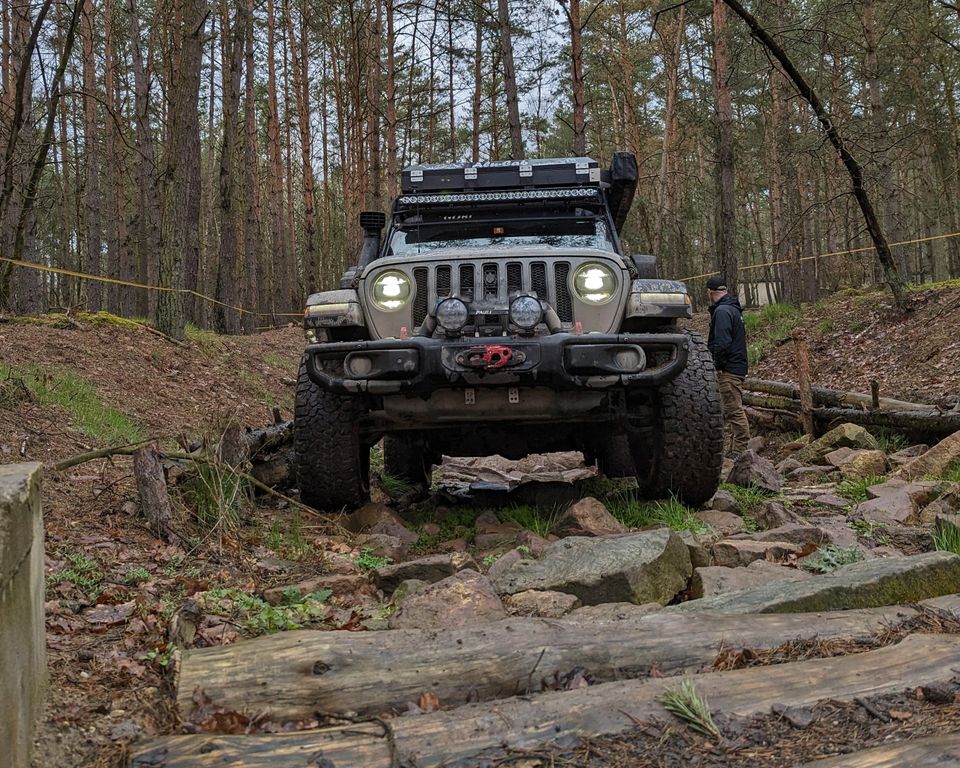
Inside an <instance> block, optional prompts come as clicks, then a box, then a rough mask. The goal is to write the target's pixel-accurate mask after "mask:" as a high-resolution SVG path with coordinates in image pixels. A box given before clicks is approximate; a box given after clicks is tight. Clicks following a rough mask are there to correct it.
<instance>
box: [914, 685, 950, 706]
mask: <svg viewBox="0 0 960 768" xmlns="http://www.w3.org/2000/svg"><path fill="white" fill-rule="evenodd" d="M958 692H960V686H958V685H957V684H956V683H954V682H949V683H946V682H937V683H930V685H922V686H920V693H921V694H923V699H924V701H929V702H930V703H931V704H953V703H954V702H955V701H956V700H957V693H958Z"/></svg>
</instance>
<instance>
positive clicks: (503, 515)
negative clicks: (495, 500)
mask: <svg viewBox="0 0 960 768" xmlns="http://www.w3.org/2000/svg"><path fill="white" fill-rule="evenodd" d="M563 511H564V510H563V508H562V507H559V506H557V507H533V506H529V505H526V504H518V505H515V506H512V507H509V508H507V509H502V510H500V511H499V512H498V513H497V517H499V518H500V520H501V521H502V522H505V523H514V524H516V525H518V526H520V527H521V528H522V529H524V530H526V531H533V532H534V533H535V534H537V536H541V537H546V536H549V535H550V534H551V533H553V531H554V529H556V527H557V526H558V525H559V524H560V519H561V518H562V517H563Z"/></svg>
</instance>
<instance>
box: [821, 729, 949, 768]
mask: <svg viewBox="0 0 960 768" xmlns="http://www.w3.org/2000/svg"><path fill="white" fill-rule="evenodd" d="M905 765H909V766H910V768H945V766H949V765H960V733H948V734H946V735H944V736H928V737H926V738H923V739H913V740H911V741H901V742H898V743H897V744H885V745H884V746H882V747H876V748H875V749H865V750H862V751H861V752H854V753H852V754H849V755H840V756H839V757H829V758H827V759H825V760H817V761H816V762H814V763H807V764H806V765H805V766H804V768H902V766H905Z"/></svg>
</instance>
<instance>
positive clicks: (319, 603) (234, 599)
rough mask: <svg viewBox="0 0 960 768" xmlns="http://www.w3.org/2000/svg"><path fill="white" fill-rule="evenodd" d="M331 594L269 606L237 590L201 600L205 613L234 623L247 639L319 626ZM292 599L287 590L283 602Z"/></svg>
mask: <svg viewBox="0 0 960 768" xmlns="http://www.w3.org/2000/svg"><path fill="white" fill-rule="evenodd" d="M331 594H332V592H331V590H329V589H324V590H321V591H320V592H311V593H310V594H308V595H304V596H303V597H300V596H299V595H298V596H297V597H296V598H294V599H293V600H294V601H293V602H290V603H284V604H282V605H270V604H269V603H268V602H266V601H265V600H263V599H261V598H259V597H257V596H255V595H250V594H248V593H246V592H242V591H241V590H239V589H234V588H223V589H213V590H210V591H209V592H205V593H203V595H201V596H200V599H201V602H202V604H203V607H204V610H206V611H208V612H210V613H215V614H217V615H220V616H229V617H231V618H232V619H234V620H235V621H236V622H237V623H238V624H239V626H240V628H241V629H242V630H243V631H244V632H245V633H246V634H248V635H263V634H270V633H272V632H281V631H285V630H291V629H300V628H302V627H306V626H311V625H316V624H319V623H322V622H323V621H324V619H325V618H326V610H325V608H324V605H323V604H324V602H326V600H327V598H329V597H330V595H331ZM287 597H291V598H292V594H291V593H290V591H289V590H288V591H287V592H284V598H287Z"/></svg>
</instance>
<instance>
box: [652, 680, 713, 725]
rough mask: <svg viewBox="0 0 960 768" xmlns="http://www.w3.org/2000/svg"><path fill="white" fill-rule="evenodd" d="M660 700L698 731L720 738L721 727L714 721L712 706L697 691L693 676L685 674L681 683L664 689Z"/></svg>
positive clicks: (664, 706)
mask: <svg viewBox="0 0 960 768" xmlns="http://www.w3.org/2000/svg"><path fill="white" fill-rule="evenodd" d="M659 701H660V703H661V704H662V705H663V708H664V709H665V710H667V712H669V713H670V714H672V715H674V716H675V717H678V718H680V719H681V720H683V721H684V722H685V723H686V724H687V725H689V726H690V727H691V728H692V729H693V730H694V731H696V732H697V733H702V734H703V735H704V736H709V737H710V738H711V739H716V740H717V741H719V740H720V738H721V734H720V729H719V728H718V727H717V724H716V723H715V722H714V721H713V717H712V716H711V714H710V706H709V705H708V704H707V700H706V698H704V697H703V696H701V695H700V694H698V693H697V690H696V687H695V686H694V683H693V680H692V679H691V678H689V677H687V676H686V675H684V678H683V681H682V682H681V683H680V685H678V686H674V687H672V688H667V689H666V690H664V692H663V693H662V694H661V695H660V699H659Z"/></svg>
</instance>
